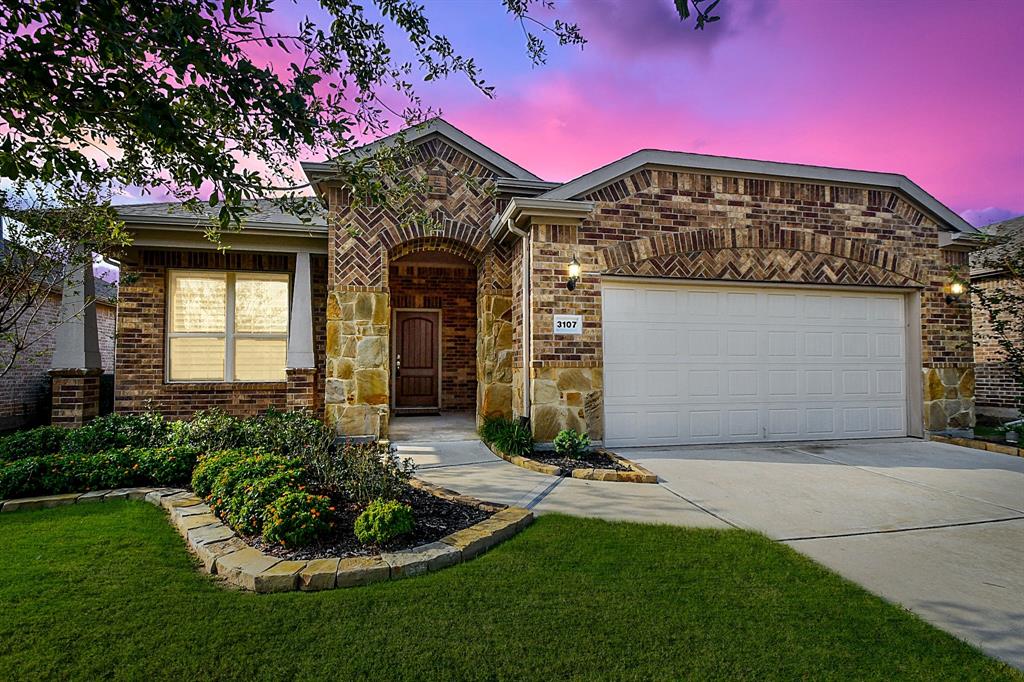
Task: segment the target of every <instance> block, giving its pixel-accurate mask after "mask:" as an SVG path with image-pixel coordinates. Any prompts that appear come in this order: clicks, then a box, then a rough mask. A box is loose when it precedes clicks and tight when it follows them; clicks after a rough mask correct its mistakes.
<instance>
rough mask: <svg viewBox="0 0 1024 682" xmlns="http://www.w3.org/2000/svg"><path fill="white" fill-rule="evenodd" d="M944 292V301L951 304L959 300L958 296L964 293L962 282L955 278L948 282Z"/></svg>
mask: <svg viewBox="0 0 1024 682" xmlns="http://www.w3.org/2000/svg"><path fill="white" fill-rule="evenodd" d="M947 289H948V292H949V293H947V294H946V303H948V304H952V303H955V302H956V301H959V300H960V297H961V296H963V295H964V283H963V282H957V281H956V280H954V281H952V282H950V283H949V287H948V288H947Z"/></svg>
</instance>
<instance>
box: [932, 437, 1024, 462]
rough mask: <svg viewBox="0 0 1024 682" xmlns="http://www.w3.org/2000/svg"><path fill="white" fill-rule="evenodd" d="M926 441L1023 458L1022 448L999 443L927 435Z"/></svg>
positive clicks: (1023, 450)
mask: <svg viewBox="0 0 1024 682" xmlns="http://www.w3.org/2000/svg"><path fill="white" fill-rule="evenodd" d="M928 440H933V441H935V442H936V443H948V444H949V445H959V446H961V447H965V448H974V449H975V450H987V451H989V452H997V453H999V454H1000V455H1013V456H1014V457H1024V448H1015V447H1013V446H1012V445H1003V444H1001V443H990V442H989V441H987V440H978V439H976V438H957V437H954V436H938V435H929V436H928Z"/></svg>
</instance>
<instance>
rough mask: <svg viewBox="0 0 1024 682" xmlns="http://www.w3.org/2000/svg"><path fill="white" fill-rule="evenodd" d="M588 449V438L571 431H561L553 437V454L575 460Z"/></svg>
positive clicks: (585, 435) (583, 434)
mask: <svg viewBox="0 0 1024 682" xmlns="http://www.w3.org/2000/svg"><path fill="white" fill-rule="evenodd" d="M588 449H590V436H588V435H587V434H585V433H577V432H576V431H575V430H573V429H563V430H562V431H559V432H558V435H557V436H555V452H557V453H558V454H559V455H561V456H562V457H570V458H572V459H576V458H577V457H579V456H580V455H582V454H584V453H585V452H586V451H587V450H588Z"/></svg>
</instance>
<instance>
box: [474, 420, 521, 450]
mask: <svg viewBox="0 0 1024 682" xmlns="http://www.w3.org/2000/svg"><path fill="white" fill-rule="evenodd" d="M480 438H481V439H482V440H483V441H484V442H485V443H487V444H488V445H492V446H494V447H495V448H497V449H498V450H499V451H500V452H503V453H505V454H506V455H513V456H519V457H526V456H528V455H530V454H531V453H532V452H533V434H531V433H530V429H529V427H527V426H526V425H525V424H523V423H521V422H519V421H517V420H513V419H509V418H507V417H488V418H486V419H485V420H484V423H483V425H482V426H481V427H480Z"/></svg>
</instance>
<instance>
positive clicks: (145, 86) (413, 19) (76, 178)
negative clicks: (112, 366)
mask: <svg viewBox="0 0 1024 682" xmlns="http://www.w3.org/2000/svg"><path fill="white" fill-rule="evenodd" d="M495 1H498V2H501V4H502V6H504V7H505V9H506V10H507V12H508V14H509V16H510V17H511V18H512V19H513V20H514V21H516V22H518V24H519V25H520V26H521V27H522V30H523V33H524V35H525V38H526V51H527V54H528V56H529V58H530V59H531V61H532V62H533V63H534V64H535V65H537V64H542V63H544V61H545V60H546V56H547V52H546V49H547V48H546V42H545V41H546V40H553V41H555V42H557V43H558V44H559V45H577V46H582V45H583V44H584V43H585V42H586V41H585V39H584V38H583V36H582V34H581V33H580V30H579V27H578V26H577V25H576V24H573V23H569V22H566V21H563V20H561V19H555V20H553V21H551V22H545V21H542V20H541V19H538V18H537V17H536V16H534V14H533V13H532V11H533V10H534V9H538V8H539V9H543V10H545V11H549V10H552V9H553V7H554V3H553V1H552V0H495ZM664 1H666V2H667V1H668V0H664ZM673 1H674V2H675V5H676V7H677V9H678V11H679V15H680V18H681V20H688V19H689V18H690V17H691V8H692V9H693V10H694V13H695V14H696V20H695V28H704V26H705V24H707V23H711V22H714V21H717V19H718V17H714V16H712V15H711V14H710V12H711V10H713V9H714V6H715V5H717V4H718V0H714V2H712V3H711V4H710V5H708V6H707V9H705V10H702V9H700V7H701V6H702V4H703V2H704V1H705V0H673ZM0 2H2V5H0V7H2V8H3V12H2V14H0V102H2V105H0V187H2V186H7V187H16V188H18V189H19V191H20V192H21V193H20V194H18V193H9V194H8V195H7V196H6V197H5V210H6V211H9V212H12V214H11V215H10V216H8V217H10V218H12V219H14V220H15V222H17V220H18V218H19V217H20V218H26V216H29V215H31V216H38V215H40V213H39V211H38V210H36V211H35V212H32V211H30V209H33V208H35V209H38V208H39V207H38V206H34V203H33V200H32V199H31V198H30V197H35V196H49V197H52V198H53V199H54V200H55V201H56V204H55V205H53V206H50V208H66V209H67V210H68V213H66V214H60V213H52V215H54V216H55V218H54V220H53V224H52V225H51V226H50V231H51V232H52V233H53V239H52V243H51V241H50V240H47V239H45V238H44V237H42V233H43V232H45V231H46V230H45V229H44V227H43V226H42V225H40V224H39V223H38V222H37V221H36V218H35V217H33V218H32V219H31V220H30V221H29V223H30V224H31V226H32V227H31V230H30V231H33V232H36V234H34V235H33V236H32V240H34V242H35V244H36V245H37V246H39V247H41V250H42V252H43V253H42V254H41V255H42V257H43V258H42V259H41V261H40V263H41V262H50V261H52V260H54V259H56V260H59V259H60V258H62V257H64V255H65V254H66V253H67V249H68V246H69V245H70V244H72V243H73V242H74V241H75V240H76V239H79V238H81V239H83V242H84V243H91V244H93V247H92V248H98V246H99V245H100V243H101V242H104V243H117V242H119V241H120V240H121V239H122V238H123V234H119V233H118V231H119V229H120V228H119V223H118V221H117V219H116V215H114V213H113V212H112V211H110V210H109V208H108V207H105V206H104V205H100V206H99V207H98V208H97V209H96V210H95V211H94V212H93V213H92V214H91V215H87V213H88V211H89V206H90V204H89V203H88V202H90V201H94V200H95V199H96V197H98V196H101V195H106V194H110V193H113V192H118V191H121V190H122V189H123V188H125V187H136V188H139V189H141V191H143V192H157V191H159V192H162V193H166V194H169V195H172V196H174V197H176V198H178V199H180V200H182V201H183V202H184V203H185V205H186V207H191V208H195V209H198V208H199V202H200V201H201V200H202V201H207V202H209V205H210V206H213V207H219V211H218V212H217V219H216V220H215V221H213V222H212V224H211V225H210V226H209V227H208V229H207V234H208V236H209V237H210V239H211V240H214V241H217V240H218V239H219V235H220V232H221V231H222V230H224V229H229V228H236V229H237V228H240V227H241V225H242V223H243V222H244V218H245V215H246V212H247V204H246V202H247V201H248V200H252V199H261V198H273V199H274V200H275V201H276V202H277V203H278V205H279V207H280V208H281V209H283V210H285V211H287V212H289V213H292V214H294V215H296V216H298V217H300V218H302V219H309V218H310V217H311V215H312V214H313V212H314V211H316V210H317V205H316V204H315V202H310V201H309V200H308V198H306V197H304V196H302V195H303V193H304V191H306V190H307V186H306V185H305V184H304V182H303V181H302V180H300V179H299V178H298V177H296V175H295V174H294V171H293V161H294V160H295V159H297V158H300V157H302V156H304V155H305V156H320V157H328V158H332V159H334V160H335V164H336V171H337V176H338V178H339V179H340V180H341V181H342V182H345V183H347V184H349V185H351V186H352V187H354V188H355V189H356V190H357V193H358V195H359V196H360V197H361V198H362V199H363V200H366V201H373V202H375V203H381V204H385V205H392V206H399V205H401V203H402V200H403V198H404V197H405V196H407V195H408V194H409V193H410V192H414V191H419V190H420V189H422V188H421V187H420V186H419V185H417V184H416V181H415V180H414V179H412V178H409V177H407V176H406V175H404V174H403V173H402V172H401V171H402V170H403V168H407V167H408V159H407V157H406V156H404V155H405V154H406V153H407V150H406V149H405V148H404V146H403V145H402V144H396V145H395V146H394V147H392V148H390V149H388V148H382V149H381V150H380V152H379V154H378V155H377V156H375V157H360V158H353V157H350V156H347V155H346V152H349V151H351V150H352V149H353V148H354V147H355V146H356V145H357V139H358V138H359V137H360V136H362V135H367V134H371V135H372V134H380V133H382V132H384V131H385V129H386V128H387V127H388V125H389V123H390V122H391V121H392V120H396V121H397V122H399V123H401V124H403V125H414V124H416V123H419V122H421V121H423V120H425V119H426V118H428V117H430V116H431V115H433V114H435V113H436V112H435V110H434V109H433V108H431V107H428V106H426V105H424V103H423V101H422V100H421V99H420V97H419V95H418V94H417V88H416V86H415V84H414V81H415V80H416V79H417V78H418V79H420V80H422V81H427V82H429V81H434V80H438V79H442V78H450V77H463V78H466V79H467V80H468V81H469V82H470V83H471V84H472V85H473V86H474V87H475V88H477V89H478V90H479V91H480V92H481V93H482V94H483V95H484V96H487V97H491V96H492V95H493V88H492V86H491V85H489V84H488V83H486V82H485V80H484V78H483V76H482V75H481V71H480V69H479V67H478V65H477V63H476V62H475V61H474V60H473V59H472V58H470V57H465V56H463V55H462V54H460V53H459V52H458V51H457V50H456V49H455V47H454V46H453V45H452V43H451V42H450V41H449V40H448V39H447V38H446V37H445V36H443V35H441V34H438V33H436V32H434V31H433V30H432V28H431V26H430V23H429V21H428V19H427V16H426V12H425V10H424V7H422V6H421V5H419V4H417V3H416V2H415V1H414V0H367V1H366V2H365V3H364V4H359V3H356V2H353V1H352V0H316V4H317V8H318V9H319V10H322V11H323V12H324V13H325V14H326V15H327V16H328V17H329V19H330V21H329V22H326V23H323V24H318V23H317V22H315V21H313V20H310V19H308V18H306V19H302V20H301V21H298V22H297V24H296V25H295V26H294V28H291V29H288V28H281V26H283V25H284V24H286V23H289V20H288V19H287V16H288V13H287V11H286V10H282V8H283V7H294V5H292V4H291V3H290V2H287V1H286V0H89V1H88V2H79V1H75V0H0ZM387 25H390V26H391V27H394V28H396V29H397V30H398V32H399V35H400V36H401V40H402V41H403V42H404V43H405V44H407V46H408V47H409V48H410V49H411V54H412V55H413V59H412V60H409V61H401V60H399V59H398V58H397V57H396V56H395V52H394V51H393V50H392V47H391V45H389V42H388V39H387V33H386V29H387ZM257 56H258V57H257ZM275 64H277V65H281V64H287V65H286V66H274V65H275ZM399 142H400V140H399ZM243 161H244V162H246V163H248V164H250V166H247V165H246V163H243ZM251 164H255V166H256V167H255V168H252V167H251ZM51 203H53V202H51ZM19 211H21V212H22V213H21V214H18V212H19ZM15 214H18V215H15ZM69 216H73V217H74V220H69V219H68V218H69ZM411 219H416V217H413V218H411ZM197 220H198V219H197ZM104 222H105V224H106V226H107V233H108V234H107V235H106V238H104V239H98V238H97V236H96V235H95V234H93V232H92V229H93V228H95V227H97V226H98V225H102V224H104ZM83 225H87V226H89V228H88V229H87V230H86V231H87V232H88V234H89V238H88V239H87V238H85V237H83V236H82V235H81V234H80V230H81V229H82V228H81V226H83ZM90 239H91V241H90ZM47 246H52V247H53V250H52V251H50V249H48V248H43V247H47ZM47 258H49V259H50V261H47V260H46V259H47ZM19 264H20V265H19ZM2 265H3V267H8V268H13V270H12V271H9V272H7V273H0V281H5V282H17V281H20V282H28V281H32V282H39V283H41V282H48V281H50V279H48V276H43V275H41V274H40V273H39V272H38V269H39V267H42V266H41V265H40V264H39V263H35V264H33V263H31V259H30V260H29V261H24V260H23V259H19V258H9V259H7V260H5V261H4V262H3V264H2ZM26 267H27V270H26V269H25V268H26ZM41 291H42V290H41V289H37V293H40V292H41ZM19 295H21V294H19ZM30 309H32V306H31V305H29V306H27V307H26V306H25V305H24V301H22V303H21V304H16V305H15V304H12V305H11V306H10V311H18V310H30ZM14 322H17V320H12V319H11V318H10V317H9V316H8V317H0V336H4V335H7V336H10V335H11V334H14V333H15V332H14V331H13V327H12V326H10V325H12V324H13V323H14Z"/></svg>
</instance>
